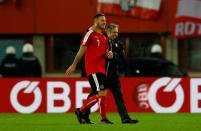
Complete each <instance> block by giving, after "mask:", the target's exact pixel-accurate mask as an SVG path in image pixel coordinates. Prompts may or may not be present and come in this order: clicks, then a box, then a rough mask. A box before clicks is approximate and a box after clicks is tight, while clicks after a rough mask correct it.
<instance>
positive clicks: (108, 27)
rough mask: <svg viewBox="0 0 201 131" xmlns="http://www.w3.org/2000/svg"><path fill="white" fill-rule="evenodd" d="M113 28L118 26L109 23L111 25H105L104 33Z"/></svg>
mask: <svg viewBox="0 0 201 131" xmlns="http://www.w3.org/2000/svg"><path fill="white" fill-rule="evenodd" d="M113 28H119V25H116V24H113V23H111V24H109V25H107V27H106V29H105V31H106V32H108V31H111V30H112V29H113Z"/></svg>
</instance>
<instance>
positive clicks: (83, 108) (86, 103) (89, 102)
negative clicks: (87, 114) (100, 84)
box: [80, 95, 98, 112]
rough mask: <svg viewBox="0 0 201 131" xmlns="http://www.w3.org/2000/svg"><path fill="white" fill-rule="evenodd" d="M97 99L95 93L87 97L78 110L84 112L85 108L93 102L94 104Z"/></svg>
mask: <svg viewBox="0 0 201 131" xmlns="http://www.w3.org/2000/svg"><path fill="white" fill-rule="evenodd" d="M97 101H98V97H97V96H96V95H93V96H92V97H90V98H89V99H87V100H86V102H84V104H83V106H82V107H80V111H81V112H84V111H85V110H87V109H89V108H91V107H92V106H93V105H94V104H96V102H97Z"/></svg>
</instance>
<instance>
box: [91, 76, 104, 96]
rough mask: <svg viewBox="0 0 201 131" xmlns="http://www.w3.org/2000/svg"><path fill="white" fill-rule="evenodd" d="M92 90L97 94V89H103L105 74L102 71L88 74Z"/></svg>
mask: <svg viewBox="0 0 201 131" xmlns="http://www.w3.org/2000/svg"><path fill="white" fill-rule="evenodd" d="M88 81H89V83H90V85H91V89H92V92H93V93H94V94H98V91H101V90H105V83H106V76H105V74H103V73H94V74H91V75H89V76H88Z"/></svg>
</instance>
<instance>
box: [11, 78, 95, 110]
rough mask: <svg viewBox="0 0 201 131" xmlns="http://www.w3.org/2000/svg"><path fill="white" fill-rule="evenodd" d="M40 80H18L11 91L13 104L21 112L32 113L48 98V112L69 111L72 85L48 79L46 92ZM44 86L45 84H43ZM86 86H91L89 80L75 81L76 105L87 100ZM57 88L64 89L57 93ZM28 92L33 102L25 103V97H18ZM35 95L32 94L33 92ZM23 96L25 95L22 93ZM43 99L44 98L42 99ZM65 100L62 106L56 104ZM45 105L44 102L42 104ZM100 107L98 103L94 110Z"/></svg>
mask: <svg viewBox="0 0 201 131" xmlns="http://www.w3.org/2000/svg"><path fill="white" fill-rule="evenodd" d="M38 85H39V81H32V82H31V81H21V82H18V83H17V84H16V85H15V86H14V87H13V88H12V90H11V93H10V101H11V105H12V106H13V108H14V109H15V110H16V111H18V112H20V113H32V112H35V111H37V109H39V107H40V106H41V103H42V101H46V100H47V106H46V109H47V112H48V113H63V112H67V111H68V110H69V109H70V108H71V106H72V103H71V99H72V98H71V99H70V97H69V95H70V91H71V90H70V86H69V84H68V83H66V82H62V81H47V83H46V87H43V88H45V90H46V91H47V92H46V93H45V92H44V91H43V92H41V90H40V88H39V86H38ZM43 86H44V85H43ZM84 88H90V85H89V82H88V81H76V82H75V94H76V96H75V107H80V106H82V104H83V100H85V99H86V98H87V96H88V93H84V91H83V90H84ZM55 89H62V90H63V91H62V92H60V93H55V92H54V90H55ZM22 91H23V93H24V94H28V96H29V98H30V97H32V96H33V97H34V98H33V102H32V99H30V100H28V101H29V102H32V103H31V104H30V103H29V105H26V106H25V105H23V104H22V102H23V99H18V97H19V96H21V95H22V94H21V93H20V92H22ZM31 93H32V94H34V95H32V94H31ZM45 94H47V96H46V95H45ZM22 96H23V95H22ZM42 99H43V100H42ZM57 100H58V101H63V103H64V104H63V105H62V106H56V105H55V101H57ZM42 105H43V104H42ZM97 109H98V105H97V104H96V105H95V106H94V107H93V108H92V112H94V111H96V110H97ZM45 112H46V111H45Z"/></svg>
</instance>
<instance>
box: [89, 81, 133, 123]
mask: <svg viewBox="0 0 201 131" xmlns="http://www.w3.org/2000/svg"><path fill="white" fill-rule="evenodd" d="M106 89H109V90H110V91H111V93H112V95H113V97H114V100H115V103H116V106H117V110H118V112H119V115H120V117H121V120H122V121H123V120H124V119H130V117H129V115H128V112H127V109H126V106H125V103H124V99H123V94H122V91H121V83H120V80H119V79H118V80H107V83H106ZM93 95H94V93H93V92H91V93H90V94H89V95H88V97H87V98H90V97H91V96H93ZM85 113H86V115H87V116H89V114H90V109H88V110H87V111H86V112H85Z"/></svg>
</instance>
